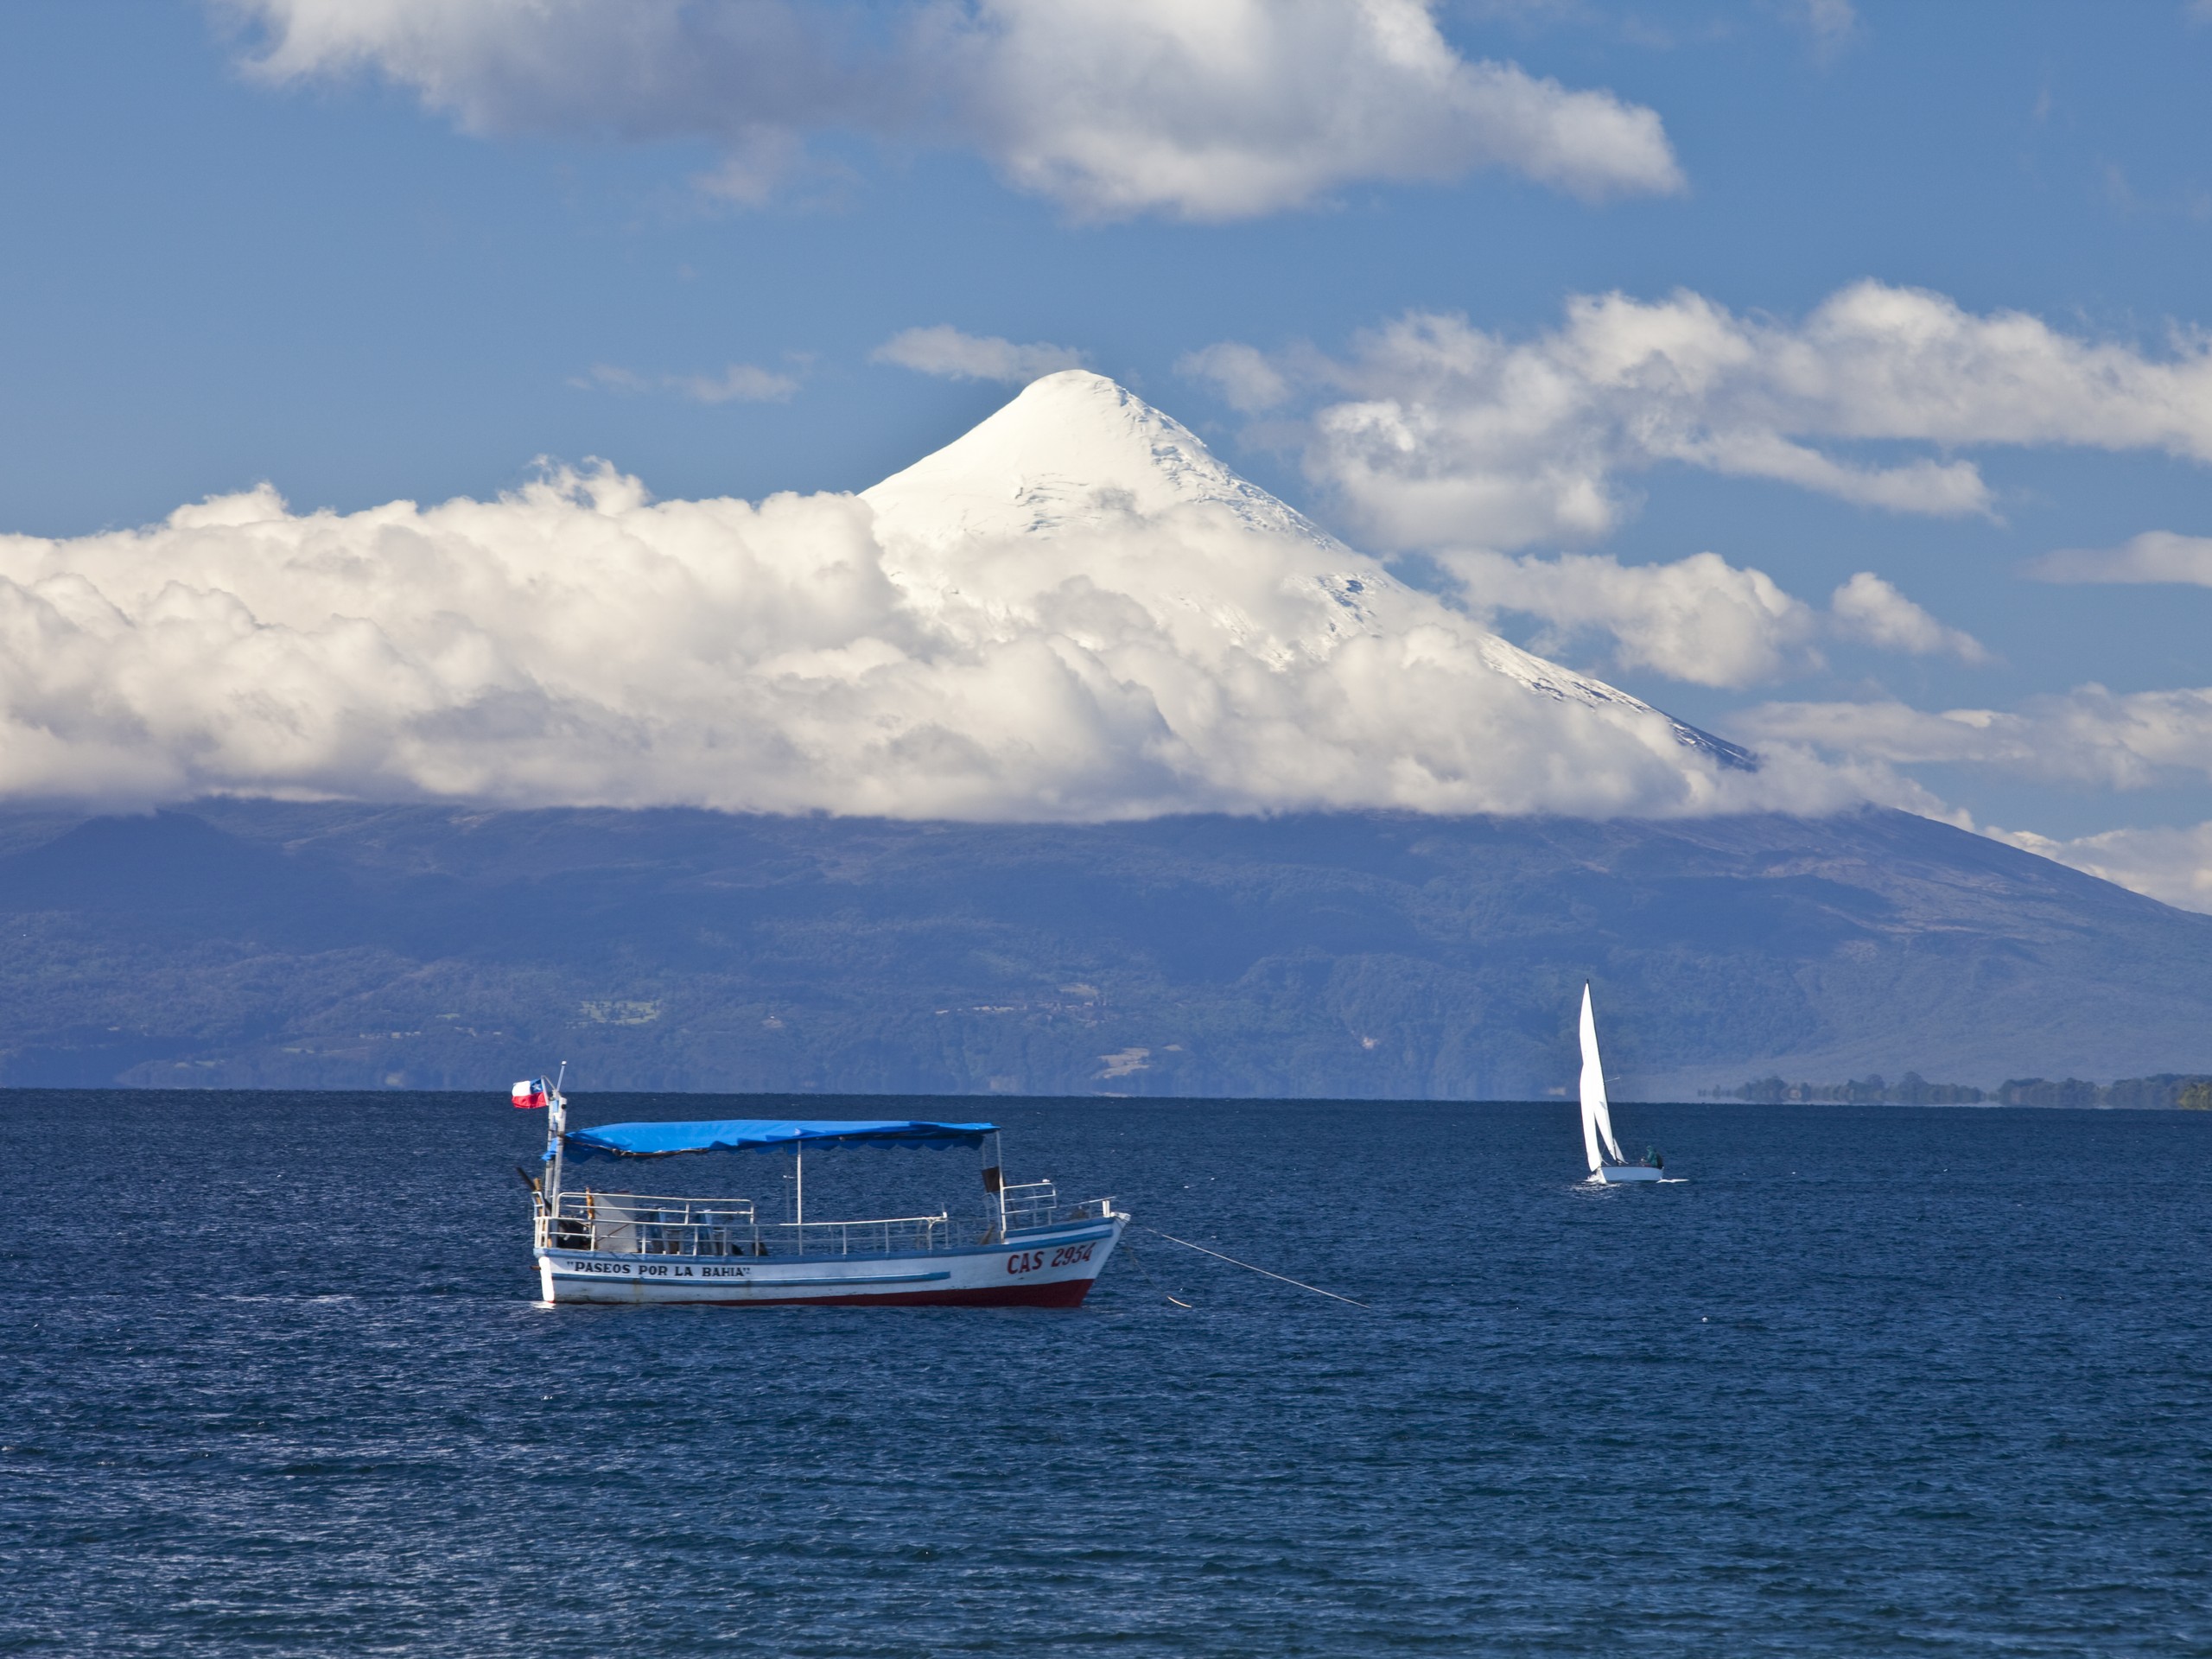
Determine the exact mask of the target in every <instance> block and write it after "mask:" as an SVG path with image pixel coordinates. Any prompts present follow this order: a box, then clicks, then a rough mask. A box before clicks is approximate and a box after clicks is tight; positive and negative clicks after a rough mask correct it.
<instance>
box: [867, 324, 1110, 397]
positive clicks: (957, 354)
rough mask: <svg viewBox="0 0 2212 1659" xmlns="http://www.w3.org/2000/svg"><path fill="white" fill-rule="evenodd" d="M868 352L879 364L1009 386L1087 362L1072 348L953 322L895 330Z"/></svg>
mask: <svg viewBox="0 0 2212 1659" xmlns="http://www.w3.org/2000/svg"><path fill="white" fill-rule="evenodd" d="M868 356H869V358H870V359H871V360H872V361H874V362H877V363H895V364H897V365H899V367H900V368H902V369H913V370H915V371H917V372H919V373H922V374H935V375H941V376H943V377H944V378H946V379H948V380H997V381H1000V382H1002V383H1003V384H1005V385H1026V384H1027V383H1028V382H1029V381H1032V380H1034V379H1037V378H1039V377H1040V376H1042V375H1047V374H1054V373H1057V372H1059V371H1060V370H1062V369H1079V368H1081V367H1082V366H1083V362H1084V357H1083V353H1081V352H1079V351H1077V350H1076V349H1075V347H1073V346H1052V345H1047V344H1046V342H1045V341H1043V340H1037V341H1033V342H1032V343H1031V344H1029V345H1027V346H1017V345H1015V344H1014V342H1013V341H1012V340H1001V339H1000V338H999V337H998V336H997V335H995V334H986V335H976V334H962V333H961V332H960V330H958V329H957V328H955V327H952V326H951V325H950V323H939V324H938V325H937V326H936V327H933V328H909V329H907V330H906V331H905V332H904V333H902V334H893V336H892V337H891V338H890V339H889V340H885V341H884V342H883V344H882V345H880V346H877V347H876V348H875V349H874V351H873V352H871V353H868Z"/></svg>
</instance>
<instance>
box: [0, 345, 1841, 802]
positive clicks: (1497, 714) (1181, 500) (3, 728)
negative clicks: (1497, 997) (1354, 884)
mask: <svg viewBox="0 0 2212 1659" xmlns="http://www.w3.org/2000/svg"><path fill="white" fill-rule="evenodd" d="M0 654H4V655H5V657H6V658H7V661H8V662H9V664H10V676H9V677H8V678H7V681H6V683H5V684H0V797H5V796H8V795H11V794H12V795H15V796H17V797H25V798H54V797H63V796H67V797H75V798H124V799H128V800H130V801H132V802H135V803H139V804H143V803H145V802H148V801H162V800H174V799H180V798H190V797H192V796H194V795H204V794H291V795H306V796H334V797H342V798H356V799H367V800H379V799H400V800H408V799H426V798H427V799H433V800H467V801H473V802H491V803H499V804H512V805H585V804H603V805H617V806H648V805H698V806H711V807H718V808H722V809H725V810H741V811H754V812H833V813H849V814H865V815H874V816H881V817H900V818H954V819H969V820H985V819H998V820H1006V819H1014V820H1059V821H1069V822H1082V821H1097V820H1104V819H1126V818H1143V817H1154V816H1158V815H1160V814H1163V813H1183V812H1224V811H1225V812H1241V813H1249V812H1277V811H1294V810H1342V809H1353V808H1365V807H1388V808H1393V809H1398V810H1414V811H1424V812H1451V813H1460V812H1492V813H1512V812H1549V813H1564V814H1570V815H1583V816H1592V817H1613V816H1623V815H1630V816H1661V817H1667V816H1675V815H1679V814H1684V813H1699V812H1709V811H1717V810H1736V809H1738V808H1745V807H1760V806H1774V805H1788V806H1789V807H1790V808H1791V809H1792V810H1822V808H1823V807H1824V806H1826V805H1834V804H1841V803H1842V802H1843V801H1844V800H1846V799H1847V798H1851V797H1850V791H1849V790H1848V788H1847V787H1846V786H1844V785H1838V784H1836V783H1835V782H1834V780H1833V779H1831V778H1830V777H1829V775H1828V774H1827V773H1826V772H1820V771H1818V769H1816V768H1815V769H1813V770H1811V771H1808V766H1810V763H1809V762H1802V763H1801V761H1800V760H1799V759H1798V758H1797V757H1796V756H1794V755H1791V754H1789V753H1783V755H1781V756H1780V757H1778V758H1777V761H1776V763H1775V764H1773V765H1770V766H1767V767H1766V768H1764V770H1761V771H1758V772H1747V771H1745V770H1744V769H1743V768H1742V766H1741V764H1740V759H1739V757H1738V755H1737V754H1736V753H1735V752H1734V751H1732V750H1731V749H1730V748H1729V747H1728V746H1726V745H1725V744H1722V743H1720V742H1719V741H1716V740H1713V739H1710V738H1707V737H1706V736H1705V735H1704V734H1701V733H1699V732H1696V731H1694V730H1692V729H1691V728H1688V727H1686V726H1684V725H1682V724H1681V723H1680V722H1679V721H1674V720H1670V719H1669V717H1668V716H1666V715H1662V714H1661V713H1659V712H1658V711H1657V710H1656V709H1651V708H1649V706H1647V705H1646V704H1644V703H1643V702H1638V701H1637V699H1636V698H1634V697H1631V696H1627V695H1626V694H1624V693H1623V692H1621V691H1618V690H1615V689H1614V688H1612V687H1611V686H1609V685H1606V684H1605V683H1603V682H1602V681H1599V680H1594V679H1592V678H1590V677H1587V676H1586V675H1580V674H1573V673H1569V672H1568V671H1566V670H1565V669H1562V668H1560V667H1558V666H1556V665H1555V664H1551V663H1547V662H1544V661H1542V660H1541V658H1535V657H1532V656H1530V655H1529V653H1527V652H1522V651H1518V650H1516V649H1515V648H1514V647H1513V646H1512V645H1508V644H1507V643H1506V642H1505V641H1503V640H1502V639H1498V638H1497V637H1496V636H1495V635H1493V634H1491V633H1489V632H1485V631H1484V629H1483V628H1481V627H1480V626H1478V625H1477V624H1476V623H1475V622H1474V621H1473V620H1471V618H1470V617H1468V616H1467V614H1466V613H1464V612H1462V611H1459V610H1456V609H1454V608H1453V607H1452V606H1450V605H1449V604H1447V603H1446V602H1445V601H1442V600H1440V599H1438V598H1437V597H1436V596H1435V595H1433V594H1427V593H1423V592H1421V591H1419V590H1417V589H1414V588H1409V587H1408V586H1407V585H1406V584H1404V583H1403V582H1399V581H1397V580H1396V579H1395V577H1393V576H1392V575H1390V573H1389V571H1388V570H1386V569H1384V568H1383V566H1382V565H1381V563H1378V562H1377V561H1376V560H1374V559H1371V558H1370V557H1368V556H1366V555H1364V554H1363V553H1360V552H1358V551H1357V550H1354V549H1352V548H1349V547H1346V546H1345V545H1344V543H1341V542H1339V541H1338V540H1337V539H1336V538H1335V537H1332V536H1330V535H1328V534H1327V533H1326V532H1325V531H1322V530H1321V529H1319V527H1318V526H1316V525H1315V524H1312V523H1311V522H1309V521H1308V520H1307V519H1306V518H1303V517H1301V516H1300V514H1298V513H1296V512H1293V511H1292V510H1291V509H1290V508H1289V507H1287V506H1285V505H1283V504H1282V503H1281V502H1280V501H1278V500H1276V499H1274V497H1272V496H1270V495H1269V494H1268V493H1267V492H1266V491H1264V490H1262V489H1258V488H1255V486H1252V485H1250V484H1249V483H1247V482H1245V481H1244V480H1243V479H1240V478H1238V477H1237V476H1236V474H1234V473H1233V472H1231V471H1230V469H1229V468H1228V467H1224V466H1223V465H1222V464H1221V463H1220V461H1217V460H1216V459H1215V458H1214V457H1213V456H1212V455H1211V454H1208V453H1207V451H1206V447H1205V444H1203V443H1201V442H1199V441H1198V438H1197V437H1195V436H1194V435H1192V433H1191V432H1189V431H1188V430H1187V429H1185V428H1183V427H1182V426H1179V425H1178V424H1177V423H1175V422H1173V421H1172V420H1170V419H1168V418H1167V417H1166V416H1164V415H1162V414H1160V412H1159V411H1158V410H1153V409H1150V408H1147V406H1146V405H1145V404H1143V403H1142V402H1141V400H1139V399H1138V398H1136V397H1132V396H1130V395H1129V393H1128V392H1127V391H1123V390H1122V388H1121V387H1119V386H1117V385H1115V384H1114V383H1113V382H1112V381H1110V380H1106V379H1102V378H1100V377H1098V376H1096V375H1094V374H1077V373H1070V374H1058V375H1054V376H1052V377H1051V378H1047V379H1044V380H1040V381H1039V382H1038V383H1037V384H1036V385H1033V386H1031V387H1030V388H1029V389H1028V390H1027V391H1024V392H1023V393H1022V394H1021V395H1020V397H1016V398H1014V400H1013V401H1012V402H1011V403H1010V404H1007V406H1006V407H1005V408H1004V409H1002V410H1000V411H999V412H998V413H997V414H995V415H994V416H991V417H990V418H989V419H988V420H987V421H985V422H983V423H982V424H981V425H980V426H978V427H976V429H975V430H974V431H972V432H969V433H968V434H967V435H965V436H963V437H962V438H960V439H958V440H957V442H953V443H951V444H949V445H948V446H946V447H945V448H943V449H941V450H939V451H938V453H937V454H933V455H931V456H929V457H928V458H927V459H925V460H924V461H918V462H917V463H916V464H915V465H914V466H912V467H908V468H907V469H906V471H904V472H902V473H900V474H898V475H897V476H896V477H893V478H889V479H886V480H884V481H883V482H882V483H881V484H879V485H877V486H875V487H874V489H872V490H869V491H868V492H866V493H864V494H863V495H861V496H859V497H855V496H852V495H846V494H828V493H825V494H818V495H811V496H799V495H773V496H770V497H769V498H767V499H766V500H763V501H760V502H758V503H754V502H747V501H738V500H732V499H705V500H688V501H687V500H655V499H653V498H652V495H651V493H649V492H648V491H647V490H646V489H645V486H644V485H643V484H642V483H641V482H640V481H639V480H637V479H634V478H630V477H626V476H625V475H624V474H620V473H618V472H616V471H615V470H614V469H613V467H605V466H597V467H591V468H588V469H585V470H583V471H581V472H577V471H568V472H561V473H556V474H554V475H552V476H550V477H548V478H546V479H544V480H541V481H540V482H538V483H537V484H534V485H532V486H530V487H528V488H526V489H524V490H521V491H518V492H516V493H513V494H511V495H505V496H501V497H499V498H497V499H493V500H486V501H476V500H469V499H458V500H453V501H447V502H442V503H440V504H437V505H432V506H428V507H425V506H421V505H417V504H416V503H414V502H411V501H392V502H387V503H385V505H381V506H376V507H371V508H367V509H365V510H363V511H361V512H351V513H337V512H293V511H292V510H291V509H290V508H289V506H287V505H285V503H284V501H283V499H281V498H280V497H279V496H277V493H276V492H275V491H274V490H272V489H270V488H268V487H266V486H264V487H262V488H259V489H256V490H250V491H246V492H243V493H239V494H237V495H232V496H225V497H219V498H214V499H209V500H207V501H203V502H200V503H198V504H196V505H191V506H186V507H181V508H179V509H178V510H177V511H176V512H174V513H172V514H171V515H170V516H169V517H168V518H167V519H165V520H164V521H162V523H160V524H149V525H147V526H145V527H144V528H143V529H140V530H136V531H108V532H103V533H101V534H99V535H96V536H87V537H74V538H66V539H60V540H50V539H47V538H42V537H29V536H4V535H0Z"/></svg>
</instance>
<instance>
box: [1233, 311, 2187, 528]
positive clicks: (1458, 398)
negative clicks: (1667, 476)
mask: <svg viewBox="0 0 2212 1659" xmlns="http://www.w3.org/2000/svg"><path fill="white" fill-rule="evenodd" d="M1215 349H1216V350H1218V348H1215ZM1205 360H1206V361H1220V360H1228V359H1219V358H1212V357H1210V358H1208V359H1205ZM1238 360H1239V361H1243V359H1238ZM1267 361H1268V366H1270V367H1271V368H1272V369H1273V370H1274V372H1276V373H1278V374H1279V375H1281V376H1282V377H1283V378H1285V379H1286V380H1287V381H1292V382H1303V384H1304V385H1305V387H1306V391H1307V392H1308V393H1309V395H1315V396H1318V397H1320V398H1321V400H1322V401H1321V402H1320V404H1319V407H1318V408H1315V409H1314V410H1313V411H1312V414H1311V416H1310V424H1309V428H1308V431H1309V442H1308V445H1307V449H1306V470H1307V473H1308V474H1309V476H1311V477H1312V478H1313V480H1314V481H1315V482H1316V484H1317V485H1319V486H1321V487H1323V488H1324V489H1325V490H1327V491H1330V492H1332V493H1333V494H1334V495H1335V496H1336V497H1337V499H1338V500H1339V501H1340V502H1341V503H1342V505H1343V506H1344V509H1345V511H1346V512H1347V513H1348V514H1349V515H1350V516H1351V518H1352V519H1353V520H1354V521H1355V522H1356V523H1357V524H1358V525H1359V526H1360V527H1361V528H1362V529H1363V531H1365V532H1366V533H1367V534H1368V535H1370V536H1371V537H1375V538H1376V539H1378V540H1380V541H1382V542H1383V543H1388V544H1390V545H1394V546H1398V547H1438V546H1452V545H1475V546H1481V547H1490V548H1513V547H1521V546H1526V545H1528V544H1529V543H1538V542H1545V541H1551V542H1560V541H1565V542H1570V543H1572V542H1582V541H1588V540H1590V539H1592V538H1595V537H1602V536H1604V535H1605V534H1606V533H1608V532H1609V531H1611V530H1612V529H1613V528H1614V527H1615V526H1616V525H1618V524H1619V523H1620V521H1621V520H1622V518H1624V516H1625V515H1626V514H1627V513H1628V512H1630V510H1631V507H1632V505H1633V502H1632V499H1631V498H1630V496H1629V494H1628V493H1627V481H1628V480H1630V479H1631V478H1633V477H1634V476H1635V475H1637V474H1642V473H1644V472H1647V471H1649V469H1651V468H1652V467H1657V466H1660V465H1662V464H1665V463H1675V464H1680V465H1684V466H1689V467H1699V468H1702V469H1704V470H1707V471H1711V472H1716V473H1720V474H1727V475H1730V476H1733V477H1740V478H1759V479H1768V480H1775V481H1777V482H1782V483H1787V484H1791V485H1795V486H1798V487H1800V488H1803V489H1808V490H1814V491H1817V492H1820V493H1824V494H1828V495H1833V496H1836V497H1839V498H1840V499H1844V500H1847V501H1853V502H1857V503H1859V504H1862V505H1868V506H1874V507H1880V508H1883V509H1885V510H1888V511H1891V512H1916V513H1926V514H1933V515H1936V516H1957V515H1966V514H1987V513H1990V512H1992V511H1993V500H1992V497H1991V494H1990V492H1989V489H1988V487H1987V486H1986V484H1985V483H1984V481H1983V480H1982V477H1981V474H1980V471H1979V470H1978V469H1977V468H1976V467H1975V466H1974V463H1973V462H1972V461H1967V460H1962V459H1958V458H1956V457H1955V456H1953V455H1951V454H1948V451H1951V450H1954V449H1956V448H1969V447H1975V446H1988V445H1999V444H2003V445H2020V446H2040V445H2075V446H2081V447H2085V448H2103V449H2113V450H2121V449H2151V450H2160V451H2164V453H2166V454H2174V455H2179V456H2183V457H2184V458H2187V459H2190V460H2193V461H2212V339H2208V338H2207V337H2205V336H2204V335H2202V334H2176V335H2175V336H2174V338H2173V339H2172V340H2171V341H2170V342H2169V344H2168V346H2167V348H2166V349H2165V350H2164V352H2163V353H2147V352H2145V351H2142V350H2139V349H2137V348H2136V347H2134V346H2128V345H2123V344H2116V343H2111V342H2101V341H2096V340H2087V339H2082V338H2080V337H2077V336H2074V335H2069V334H2061V333H2059V332H2058V331H2056V330H2055V329H2053V328H2051V327H2050V326H2048V325H2047V324H2045V323H2044V322H2042V321H2039V320H2037V319H2036V318H2034V317H2031V316H2027V315H2022V314H2020V313H2018V312H1997V313H1993V314H1990V315H1974V314H1972V313H1969V312H1967V311H1965V310H1963V309H1962V308H1960V307H1959V306H1958V305H1956V304H1955V303H1954V302H1952V301H1950V300H1948V299H1946V298H1945V297H1943V296H1942V295H1938V294H1931V293H1928V292H1925V291H1923V290H1919V289H1900V288H1891V287H1888V286H1885V285H1884V284H1882V283H1872V282H1866V283H1858V284H1856V285H1854V286H1853V287H1850V288H1847V289H1843V290H1841V291H1840V292H1839V293H1837V294H1835V295H1834V296H1831V297H1830V298H1828V299H1827V301H1825V302H1823V303H1822V304H1821V305H1820V306H1819V307H1818V308H1815V310H1814V312H1813V313H1812V314H1811V315H1809V316H1808V317H1807V318H1805V319H1804V320H1803V321H1802V322H1798V323H1794V324H1793V323H1789V322H1785V321H1776V320H1771V319H1764V318H1754V317H1745V316H1738V315H1734V314H1732V313H1731V312H1730V311H1728V310H1727V309H1726V308H1724V307H1721V306H1719V305H1717V304H1715V303H1714V302H1712V301H1711V300H1708V299H1706V298H1704V297H1702V296H1698V295H1695V294H1689V293H1677V294H1675V295H1674V296H1670V297H1669V298H1667V299H1665V300H1661V301H1656V302H1644V301H1638V300H1634V299H1630V298H1629V297H1627V296H1624V295H1620V294H1610V295H1602V296H1583V297H1580V298H1577V299H1574V300H1572V301H1570V302H1569V303H1568V306H1567V318H1566V321H1565V322H1564V324H1563V325H1562V326H1561V327H1559V328H1557V329H1554V330H1552V331H1551V332H1549V333H1546V334H1539V335H1537V336H1535V337H1534V338H1532V339H1526V340H1509V339H1507V338H1505V337H1503V336H1502V335H1499V334H1491V333H1487V332H1485V331H1484V330H1482V329H1479V328H1477V327H1473V326H1472V325H1471V324H1470V323H1469V322H1468V321H1466V320H1465V318H1463V317H1458V316H1450V315H1435V314H1414V315H1408V316H1405V317H1402V318H1400V319H1399V320H1397V321H1395V322H1393V323H1391V324H1389V326H1387V327H1383V328H1382V329H1380V330H1377V331H1376V332H1374V333H1372V334H1368V335H1365V336H1363V338H1361V339H1360V340H1358V341H1357V344H1356V346H1355V349H1354V350H1353V351H1352V353H1351V354H1350V355H1349V356H1347V357H1345V358H1343V359H1336V360H1330V359H1324V358H1321V357H1319V356H1318V355H1317V354H1313V353H1308V352H1302V351H1301V352H1298V353H1289V354H1285V355H1281V356H1278V357H1276V358H1273V359H1267ZM1243 372H1244V373H1245V375H1246V377H1247V378H1248V380H1249V365H1248V366H1247V367H1246V369H1245V370H1244V371H1243ZM1254 384H1257V383H1256V382H1255V383H1254ZM1332 397H1333V398H1334V399H1335V400H1334V401H1329V399H1330V398H1332ZM1870 443H1878V444H1882V445H1884V446H1895V445H1897V444H1900V443H1903V444H1921V445H1927V446H1931V447H1933V448H1934V449H1935V450H1936V453H1934V454H1918V455H1908V456H1906V457H1904V458H1902V459H1899V458H1895V457H1894V456H1893V455H1892V456H1891V457H1890V458H1886V459H1879V460H1877V459H1869V458H1866V457H1864V455H1863V454H1853V446H1865V445H1867V444H1870Z"/></svg>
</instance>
